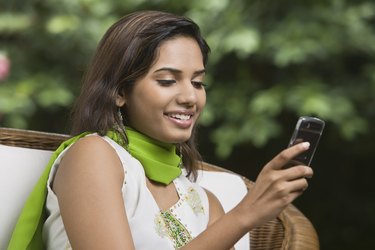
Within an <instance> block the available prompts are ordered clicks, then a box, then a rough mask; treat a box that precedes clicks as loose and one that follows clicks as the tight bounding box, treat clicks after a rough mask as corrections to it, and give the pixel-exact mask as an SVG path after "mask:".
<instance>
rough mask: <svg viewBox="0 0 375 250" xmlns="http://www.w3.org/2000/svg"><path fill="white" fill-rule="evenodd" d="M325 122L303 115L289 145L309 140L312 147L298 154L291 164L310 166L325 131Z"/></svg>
mask: <svg viewBox="0 0 375 250" xmlns="http://www.w3.org/2000/svg"><path fill="white" fill-rule="evenodd" d="M324 126H325V122H324V121H323V120H321V119H319V118H316V117H309V116H302V117H300V118H299V119H298V121H297V124H296V128H295V130H294V132H293V135H292V137H291V139H290V141H289V145H288V147H291V146H293V145H295V144H298V143H301V142H309V143H310V147H309V149H308V150H306V151H305V152H303V153H301V154H299V155H297V156H296V157H295V158H294V159H293V160H292V161H291V164H290V165H306V166H310V164H311V161H312V158H313V156H314V153H315V151H316V148H317V146H318V143H319V140H320V137H321V135H322V133H323V129H324Z"/></svg>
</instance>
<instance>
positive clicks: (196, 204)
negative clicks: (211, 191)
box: [185, 187, 204, 215]
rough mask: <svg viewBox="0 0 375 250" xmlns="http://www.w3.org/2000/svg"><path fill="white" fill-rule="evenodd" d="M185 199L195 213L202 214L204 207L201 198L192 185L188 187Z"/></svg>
mask: <svg viewBox="0 0 375 250" xmlns="http://www.w3.org/2000/svg"><path fill="white" fill-rule="evenodd" d="M185 199H186V202H187V203H188V204H189V206H190V207H191V209H193V211H194V213H195V214H196V215H197V214H199V213H203V214H204V207H203V205H202V201H201V198H200V197H199V194H198V192H197V191H196V190H195V189H194V188H193V187H190V188H189V189H188V194H187V195H186V198H185Z"/></svg>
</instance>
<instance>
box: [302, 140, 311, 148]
mask: <svg viewBox="0 0 375 250" xmlns="http://www.w3.org/2000/svg"><path fill="white" fill-rule="evenodd" d="M301 146H302V148H303V149H309V147H310V142H307V141H306V142H302V143H301Z"/></svg>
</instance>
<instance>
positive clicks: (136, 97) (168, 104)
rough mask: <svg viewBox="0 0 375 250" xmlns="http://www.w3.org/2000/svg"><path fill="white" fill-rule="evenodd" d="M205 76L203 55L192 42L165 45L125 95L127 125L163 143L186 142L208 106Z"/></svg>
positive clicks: (172, 41)
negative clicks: (205, 106)
mask: <svg viewBox="0 0 375 250" xmlns="http://www.w3.org/2000/svg"><path fill="white" fill-rule="evenodd" d="M204 75H205V68H204V65H203V57H202V53H201V50H200V48H199V46H198V44H197V42H196V41H195V40H194V39H193V38H189V37H182V36H180V37H176V38H172V39H170V40H167V41H165V42H163V43H162V44H161V46H160V47H159V53H158V56H157V58H156V61H155V62H154V63H153V64H152V66H151V68H150V70H149V71H148V72H147V74H146V75H145V76H144V77H142V78H141V79H139V80H137V82H136V83H135V86H134V88H133V90H132V91H131V94H129V95H125V98H124V102H125V106H124V107H125V109H126V114H127V116H126V121H127V122H128V123H129V124H130V126H131V127H133V128H134V129H136V130H138V131H140V132H142V133H143V134H146V135H148V136H150V137H152V138H154V139H156V140H159V141H162V142H168V143H180V142H184V141H187V140H188V139H189V138H190V136H191V133H192V129H193V127H194V125H195V123H196V122H197V119H198V117H199V115H200V113H201V112H202V109H203V107H204V105H205V104H206V91H205V89H204V86H203V85H202V83H203V80H204Z"/></svg>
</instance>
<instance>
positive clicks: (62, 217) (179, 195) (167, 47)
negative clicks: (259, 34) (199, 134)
mask: <svg viewBox="0 0 375 250" xmlns="http://www.w3.org/2000/svg"><path fill="white" fill-rule="evenodd" d="M208 53H209V47H208V45H207V44H206V42H205V41H204V39H203V38H202V37H201V35H200V31H199V28H198V26H197V25H196V24H195V23H194V22H193V21H191V20H190V19H188V18H185V17H181V16H177V15H173V14H169V13H164V12H158V11H142V12H136V13H132V14H129V15H127V16H125V17H124V18H122V19H120V20H119V21H118V22H116V23H115V24H113V25H112V26H111V27H110V28H109V30H108V31H107V32H106V34H105V35H104V37H103V39H102V40H101V42H100V44H99V46H98V48H97V51H96V54H95V56H94V58H93V61H92V64H91V65H90V67H89V68H88V71H87V73H86V75H85V78H84V82H83V86H82V89H81V94H80V95H79V97H78V99H77V102H76V105H75V108H74V110H73V119H72V120H73V134H74V135H75V137H73V138H72V139H70V140H68V141H66V142H64V143H63V144H62V146H61V147H60V148H59V149H58V150H57V151H56V153H55V154H54V158H53V160H52V161H51V165H50V167H51V171H50V173H49V177H48V182H47V183H46V186H47V190H48V194H47V200H46V210H47V214H48V217H47V219H46V221H45V222H44V225H43V238H44V240H45V244H46V246H47V248H48V249H67V248H68V249H69V248H73V249H177V248H183V249H205V250H207V249H215V250H217V249H230V248H232V247H233V245H234V244H235V243H236V242H237V241H238V240H239V239H240V238H241V237H242V236H243V235H245V234H246V233H248V232H249V231H250V230H252V229H254V228H255V227H257V226H259V225H262V224H264V223H266V222H267V221H269V220H271V219H274V218H275V217H276V216H277V215H278V214H279V213H280V212H281V211H282V210H283V209H284V208H285V207H286V206H287V205H288V204H290V203H291V202H292V201H293V200H294V199H295V198H296V197H298V196H299V195H300V194H302V192H303V190H305V189H306V188H307V181H306V178H305V177H311V176H312V170H311V168H309V167H307V166H294V167H291V168H288V169H283V166H284V165H285V164H286V163H287V162H288V161H289V160H291V159H292V158H293V157H294V156H296V155H297V154H299V153H301V152H303V151H305V150H307V149H308V147H309V144H308V143H301V144H298V145H295V146H293V147H291V148H289V149H286V150H284V151H283V152H281V153H280V154H279V155H277V156H276V157H275V158H274V159H273V160H271V161H270V162H269V163H268V164H266V166H265V167H264V168H263V170H262V171H261V173H260V174H259V176H258V179H257V181H256V183H255V185H254V187H253V189H252V192H250V193H248V194H246V196H245V197H244V199H243V200H242V201H241V202H240V203H239V204H238V205H237V206H236V207H234V208H233V209H232V210H230V211H229V212H228V213H226V214H225V213H224V210H223V208H222V205H221V204H220V202H219V200H218V199H217V198H216V197H215V196H214V195H213V194H212V193H211V192H209V191H207V190H205V189H204V188H203V187H201V186H200V185H199V184H198V183H197V182H196V172H197V169H198V168H199V167H200V165H199V163H198V161H197V160H198V159H200V156H199V153H198V151H197V149H196V146H195V143H194V141H195V140H194V138H195V134H196V133H195V130H196V124H197V120H198V118H199V115H200V114H201V112H202V110H203V108H204V106H205V103H206V93H205V89H204V84H203V82H204V76H205V66H206V63H207V59H208ZM34 238H35V237H34ZM145 239H147V240H145Z"/></svg>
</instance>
